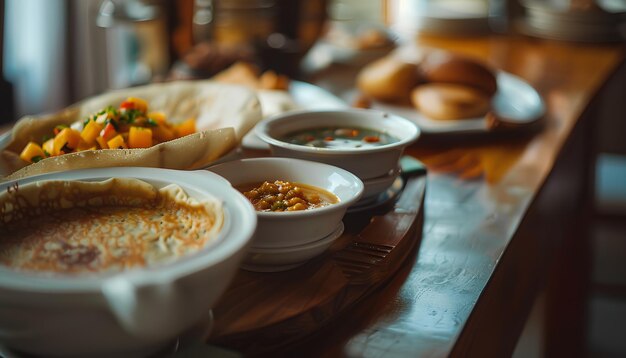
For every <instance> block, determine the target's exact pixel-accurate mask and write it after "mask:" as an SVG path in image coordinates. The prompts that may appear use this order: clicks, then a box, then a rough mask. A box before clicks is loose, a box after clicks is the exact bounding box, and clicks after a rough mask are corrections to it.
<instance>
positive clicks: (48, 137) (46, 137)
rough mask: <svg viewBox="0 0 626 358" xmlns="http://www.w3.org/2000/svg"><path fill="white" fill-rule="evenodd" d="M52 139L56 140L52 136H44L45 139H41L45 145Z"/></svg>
mask: <svg viewBox="0 0 626 358" xmlns="http://www.w3.org/2000/svg"><path fill="white" fill-rule="evenodd" d="M52 138H54V136H51V135H50V134H44V136H43V138H42V139H41V142H42V143H45V142H47V141H49V140H50V139H52Z"/></svg>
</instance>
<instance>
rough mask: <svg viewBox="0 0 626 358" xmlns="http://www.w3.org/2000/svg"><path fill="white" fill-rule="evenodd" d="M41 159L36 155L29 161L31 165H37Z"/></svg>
mask: <svg viewBox="0 0 626 358" xmlns="http://www.w3.org/2000/svg"><path fill="white" fill-rule="evenodd" d="M42 159H43V158H42V157H41V155H36V156H34V157H32V158H30V161H31V162H33V163H37V162H38V161H40V160H42Z"/></svg>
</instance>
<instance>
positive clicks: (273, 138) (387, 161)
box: [255, 109, 420, 180]
mask: <svg viewBox="0 0 626 358" xmlns="http://www.w3.org/2000/svg"><path fill="white" fill-rule="evenodd" d="M344 126H345V127H360V128H369V129H373V130H376V131H380V132H384V133H387V134H389V135H391V136H393V137H395V138H397V139H399V140H398V141H397V142H394V143H389V144H385V145H381V146H377V147H365V148H350V149H335V148H316V147H309V146H304V145H298V144H291V143H287V142H285V141H283V140H282V139H281V138H283V137H284V136H285V135H288V134H290V133H293V132H296V131H300V130H306V129H314V128H319V127H344ZM255 132H256V134H257V135H258V136H259V138H261V139H262V140H263V141H265V142H266V143H268V144H269V145H270V150H271V152H272V154H273V155H274V156H278V157H291V158H299V159H305V160H311V161H316V162H321V163H326V164H330V165H335V166H338V167H340V168H343V169H346V170H348V171H350V172H352V173H354V174H355V175H356V176H358V177H359V178H361V179H362V180H366V179H372V178H377V177H381V176H384V175H386V174H388V173H389V172H390V171H392V170H394V169H395V168H396V167H398V162H399V160H400V156H402V152H403V151H404V148H406V147H407V146H408V145H410V144H411V143H413V142H414V141H416V140H417V138H418V136H419V133H420V131H419V129H418V128H417V126H416V125H415V124H413V122H411V121H409V120H407V119H405V118H402V117H399V116H396V115H393V114H390V113H385V112H380V111H375V110H369V109H345V110H334V111H298V112H289V113H285V114H281V115H277V116H274V117H271V118H268V119H266V120H264V121H262V122H260V123H259V124H257V126H256V127H255Z"/></svg>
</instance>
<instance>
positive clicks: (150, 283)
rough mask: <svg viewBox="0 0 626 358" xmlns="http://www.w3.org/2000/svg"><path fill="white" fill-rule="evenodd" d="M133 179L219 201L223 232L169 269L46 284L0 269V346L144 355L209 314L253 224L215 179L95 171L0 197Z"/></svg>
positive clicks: (13, 184)
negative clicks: (66, 183) (45, 188)
mask: <svg viewBox="0 0 626 358" xmlns="http://www.w3.org/2000/svg"><path fill="white" fill-rule="evenodd" d="M112 177H116V178H137V179H140V180H143V181H146V182H148V183H150V184H152V185H153V186H155V187H156V188H161V187H164V186H166V185H169V184H172V183H173V184H178V185H179V186H180V187H182V188H183V190H185V192H186V193H187V194H188V195H189V196H190V197H192V198H195V199H202V198H205V197H212V198H217V199H218V200H220V201H221V202H222V203H223V207H224V212H225V221H224V226H223V227H222V230H221V232H220V234H219V235H218V237H217V238H216V241H215V242H214V243H213V244H212V245H207V246H206V247H204V248H202V249H200V250H198V252H196V253H193V254H190V255H187V256H185V257H184V258H181V259H178V260H175V261H173V262H170V263H163V264H160V265H155V266H149V267H144V268H137V269H132V270H127V271H122V272H120V273H115V274H102V275H95V276H91V275H81V276H63V275H59V276H46V275H35V274H31V273H27V272H19V271H15V270H11V269H10V268H7V267H5V266H0V292H1V293H2V294H0V307H2V308H3V309H2V310H0V343H1V344H2V345H4V346H6V347H8V348H11V349H15V350H19V351H22V352H28V353H33V354H37V355H43V356H48V355H50V354H54V355H55V356H57V355H58V356H84V357H88V356H91V357H93V356H111V357H120V356H147V355H149V354H151V353H153V352H155V351H157V350H159V349H160V348H162V347H163V345H166V344H168V343H170V342H171V341H172V340H173V339H174V338H175V337H176V336H177V335H179V334H181V333H182V332H183V331H185V330H187V329H189V328H191V327H193V326H194V325H195V324H196V323H198V321H199V320H201V319H203V318H204V317H206V316H207V314H209V313H210V309H211V307H212V305H213V304H215V302H216V301H217V299H218V298H219V297H220V296H221V294H222V293H223V292H224V291H225V290H226V288H227V286H228V284H229V283H230V281H231V279H232V278H233V277H234V275H235V273H236V272H237V269H238V268H239V265H240V263H241V261H242V259H243V258H244V255H245V253H246V249H247V246H248V245H249V243H250V240H251V238H252V236H253V233H254V230H255V227H256V221H257V217H256V215H255V212H254V208H253V207H252V205H250V202H248V201H247V200H246V199H245V198H243V197H242V196H241V195H240V194H239V193H238V192H237V191H236V190H234V189H233V188H232V187H231V185H230V184H229V183H228V182H227V181H226V180H224V178H221V177H219V176H218V175H215V174H213V173H209V172H207V171H205V170H202V171H179V170H169V169H157V168H135V167H120V168H98V169H82V170H74V171H67V172H59V173H51V174H43V175H38V176H32V177H29V178H25V179H19V180H15V181H10V182H4V183H0V190H1V191H5V190H7V188H18V189H19V187H20V186H24V185H26V184H29V183H35V182H38V181H45V180H65V181H71V180H81V181H101V180H106V179H109V178H112Z"/></svg>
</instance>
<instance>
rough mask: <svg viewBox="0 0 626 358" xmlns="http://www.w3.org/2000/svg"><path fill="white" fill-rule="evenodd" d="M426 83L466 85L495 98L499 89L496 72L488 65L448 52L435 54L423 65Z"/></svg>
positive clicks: (429, 56)
mask: <svg viewBox="0 0 626 358" xmlns="http://www.w3.org/2000/svg"><path fill="white" fill-rule="evenodd" d="M421 69H422V71H423V75H424V77H425V79H426V82H435V83H454V84H460V85H466V86H469V87H473V88H475V89H478V90H481V91H483V92H485V93H486V94H487V95H488V96H493V94H494V93H496V90H497V89H498V84H497V82H496V76H495V74H494V72H493V71H492V70H491V69H490V68H489V67H487V66H486V65H484V64H482V63H480V62H478V61H476V60H472V59H469V58H466V57H462V56H458V55H453V54H450V53H446V52H434V53H431V54H430V55H428V56H427V57H426V58H425V59H424V61H423V62H422V64H421Z"/></svg>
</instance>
